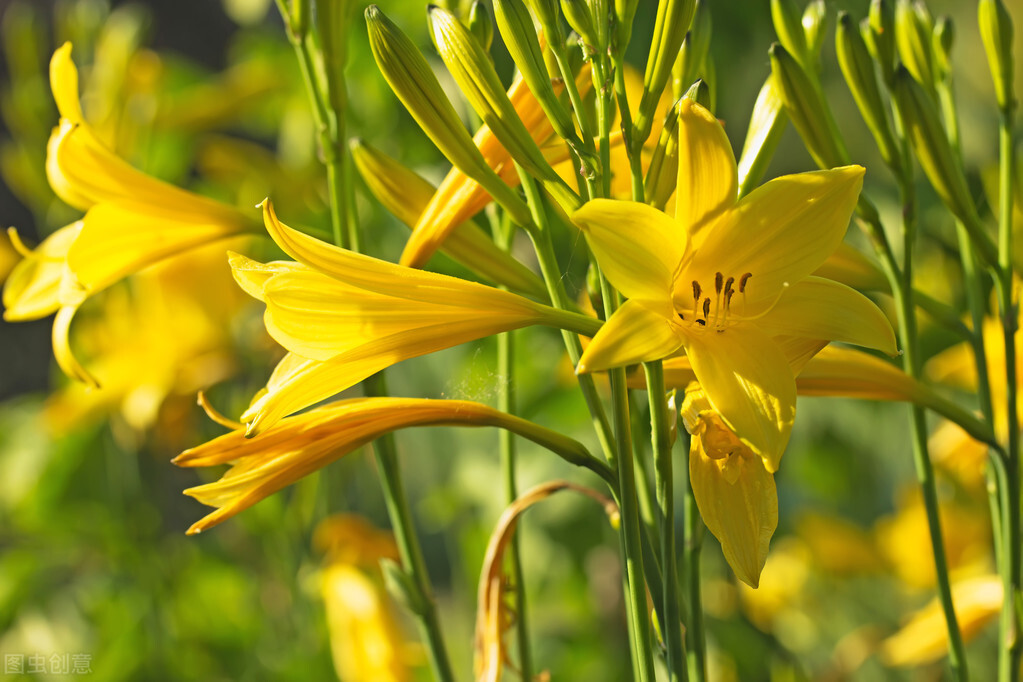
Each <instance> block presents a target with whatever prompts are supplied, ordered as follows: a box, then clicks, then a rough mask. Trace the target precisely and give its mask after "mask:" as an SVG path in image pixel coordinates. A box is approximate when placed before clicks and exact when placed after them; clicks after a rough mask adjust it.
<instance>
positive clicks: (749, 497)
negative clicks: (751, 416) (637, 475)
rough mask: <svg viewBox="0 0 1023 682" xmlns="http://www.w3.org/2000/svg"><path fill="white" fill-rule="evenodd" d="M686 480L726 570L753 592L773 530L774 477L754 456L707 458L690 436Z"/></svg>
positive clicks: (698, 441)
mask: <svg viewBox="0 0 1023 682" xmlns="http://www.w3.org/2000/svg"><path fill="white" fill-rule="evenodd" d="M689 477H690V480H691V481H692V486H693V497H695V498H696V505H697V507H699V509H700V516H702V517H703V521H704V523H706V524H707V528H708V529H709V530H710V532H711V533H713V534H714V537H716V538H717V539H718V541H719V542H720V543H721V550H722V551H723V552H724V555H725V560H726V561H728V565H729V566H731V568H732V570H733V571H734V572H735V575H736V577H737V578H739V580H742V581H743V582H744V583H746V584H748V585H750V586H751V587H757V585H758V584H759V583H760V571H761V570H762V569H763V568H764V563H765V562H766V561H767V550H768V547H769V545H770V542H771V536H772V535H774V531H775V529H776V528H777V527H778V493H777V490H776V488H775V484H774V476H773V475H772V474H771V473H769V472H768V471H767V469H765V468H764V464H763V462H762V461H761V459H760V458H759V457H749V456H744V455H743V454H738V453H737V454H732V455H727V456H725V457H721V458H717V459H715V458H712V457H710V456H708V454H707V451H706V450H705V449H704V447H703V441H702V440H701V439H700V438H695V437H694V438H693V439H692V446H691V449H690V452H689Z"/></svg>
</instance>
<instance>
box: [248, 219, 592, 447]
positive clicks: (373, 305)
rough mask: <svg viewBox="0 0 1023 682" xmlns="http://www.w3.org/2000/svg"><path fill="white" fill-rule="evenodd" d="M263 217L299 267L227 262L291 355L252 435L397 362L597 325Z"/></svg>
mask: <svg viewBox="0 0 1023 682" xmlns="http://www.w3.org/2000/svg"><path fill="white" fill-rule="evenodd" d="M263 214H264V220H265V222H266V228H267V231H269V233H270V236H271V237H273V239H274V240H275V241H276V242H277V243H278V245H280V247H281V248H282V249H284V251H285V252H286V253H288V254H289V255H290V256H292V257H294V258H296V259H297V260H298V261H300V263H291V262H278V263H269V264H263V263H257V262H255V261H251V260H249V259H247V258H244V257H243V256H237V255H232V256H231V265H232V268H233V269H234V273H235V279H236V280H237V281H238V283H239V284H240V285H241V286H242V288H243V289H245V291H246V292H248V293H249V294H250V295H252V296H254V297H255V298H258V299H260V300H261V301H264V302H265V303H266V306H267V307H266V316H265V318H264V320H265V324H266V328H267V330H268V331H269V332H270V335H271V336H273V337H274V339H276V340H277V341H278V342H279V343H280V344H281V345H283V346H284V347H285V348H287V349H288V351H290V354H289V355H288V356H286V357H285V358H284V359H283V360H282V361H281V363H280V364H279V365H278V367H277V369H276V370H275V371H274V374H273V376H272V377H271V379H270V381H269V383H268V384H267V392H266V393H265V394H262V395H260V396H258V397H257V400H256V401H255V402H254V403H253V405H252V406H251V407H250V409H249V410H248V411H247V412H246V413H245V414H244V415H242V420H243V421H245V422H247V423H249V428H250V432H251V433H256V432H258V431H259V430H260V429H263V428H266V426H267V425H269V424H271V423H273V421H275V420H276V419H278V418H280V417H282V416H284V415H286V414H290V413H292V412H295V411H296V410H299V409H301V408H303V407H308V406H309V405H311V404H313V403H316V402H319V401H320V400H323V399H324V398H327V397H329V396H331V395H333V394H335V393H337V392H339V391H342V390H344V389H346V388H348V387H350V386H352V385H354V384H356V383H358V382H360V381H362V380H363V379H365V378H366V377H368V376H370V375H372V374H374V373H376V372H378V371H380V370H381V369H384V368H385V367H388V366H390V365H393V364H395V363H397V362H400V361H402V360H406V359H409V358H413V357H418V356H420V355H425V354H427V353H432V352H434V351H437V350H441V349H444V348H450V347H452V346H456V345H458V344H461V343H466V342H468V341H473V340H476V339H480V338H483V337H486V336H491V335H493V334H497V333H499V332H503V331H508V330H511V329H518V328H520V327H525V326H529V325H534V324H543V325H549V326H564V325H567V326H568V327H572V325H576V326H575V327H574V329H575V330H576V331H581V332H582V333H593V331H595V329H596V328H597V327H598V326H599V324H600V323H599V321H597V320H593V319H591V318H588V317H585V316H582V315H574V314H571V313H567V314H566V313H562V312H559V311H556V310H554V309H553V308H550V307H548V306H544V305H541V304H539V303H536V302H534V301H531V300H529V299H526V298H523V297H521V296H518V295H516V294H512V293H510V292H507V291H501V290H499V289H495V288H493V287H488V286H484V285H482V284H477V283H475V282H469V281H466V280H462V279H458V278H456V277H448V276H445V275H440V274H436V273H432V272H425V271H422V270H416V269H413V268H407V267H403V266H401V265H396V264H394V263H388V262H385V261H381V260H378V259H375V258H370V257H369V256H364V255H361V254H357V253H353V252H351V251H347V250H345V249H341V248H338V247H335V246H333V245H331V244H327V243H325V242H321V241H319V240H317V239H314V238H313V237H310V236H308V235H305V234H303V233H301V232H298V231H296V230H293V229H291V228H290V227H288V226H287V225H284V224H283V223H281V222H280V221H279V220H278V219H277V216H276V214H275V213H274V210H273V206H272V205H271V204H270V203H269V202H264V204H263Z"/></svg>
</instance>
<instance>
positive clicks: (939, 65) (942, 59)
mask: <svg viewBox="0 0 1023 682" xmlns="http://www.w3.org/2000/svg"><path fill="white" fill-rule="evenodd" d="M953 43H955V27H954V26H953V25H952V20H951V19H950V18H949V17H947V16H940V17H938V20H937V21H936V22H934V36H933V37H932V40H931V51H932V52H933V53H934V69H935V76H936V78H938V80H943V79H944V78H945V77H946V76H947V75H948V74H949V73H950V72H951V70H952V45H953Z"/></svg>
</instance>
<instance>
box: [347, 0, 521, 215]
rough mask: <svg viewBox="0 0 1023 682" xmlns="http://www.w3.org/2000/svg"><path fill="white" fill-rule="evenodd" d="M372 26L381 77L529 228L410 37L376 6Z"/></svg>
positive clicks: (451, 156)
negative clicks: (382, 76)
mask: <svg viewBox="0 0 1023 682" xmlns="http://www.w3.org/2000/svg"><path fill="white" fill-rule="evenodd" d="M366 26H367V27H368V29H369V44H370V49H371V50H372V51H373V58H374V59H375V60H376V63H377V66H378V67H379V68H380V72H381V73H382V74H383V75H384V78H385V79H386V80H387V83H388V84H389V85H390V86H391V90H393V91H394V94H395V95H397V96H398V99H400V100H401V103H402V104H404V105H405V108H406V109H408V111H409V113H410V114H412V117H413V118H414V119H416V123H418V124H419V127H421V128H422V129H423V131H424V132H425V133H426V134H427V135H428V136H429V137H430V139H431V140H433V143H434V144H435V145H437V148H438V149H440V151H441V153H443V154H444V156H446V157H447V158H448V160H449V161H450V162H451V163H452V164H454V165H455V166H456V167H457V168H458V169H459V170H461V171H462V172H463V173H465V174H466V175H468V176H469V177H470V178H472V179H473V180H475V181H476V182H478V183H479V184H480V185H481V186H482V187H483V188H484V189H485V190H486V191H487V192H489V193H490V195H491V196H492V197H494V199H495V200H496V201H497V202H498V203H500V204H501V205H502V206H504V207H505V209H506V210H508V211H509V213H510V214H511V215H512V219H513V220H514V221H515V222H517V223H519V224H520V225H528V224H529V222H530V216H529V210H528V208H527V207H526V205H525V203H523V202H522V200H521V199H519V197H518V195H517V194H516V193H515V192H514V191H513V190H512V189H511V188H510V187H508V185H506V184H504V182H503V181H502V180H501V179H500V178H499V177H498V176H497V174H496V173H495V172H494V171H493V169H491V168H490V166H488V165H487V162H486V161H485V160H484V159H483V155H482V154H480V150H479V149H477V148H476V145H475V144H473V141H472V138H471V137H469V133H468V132H467V131H466V129H465V127H464V126H463V125H462V122H461V121H460V120H459V118H458V114H456V113H455V109H454V107H452V106H451V102H450V101H449V100H448V98H447V96H446V95H445V94H444V91H443V90H442V89H441V87H440V83H439V82H438V81H437V77H436V76H434V75H433V71H431V70H430V66H429V65H428V64H427V63H426V59H424V58H423V55H422V54H420V52H419V50H417V49H416V47H415V45H413V44H412V41H411V40H409V38H408V36H406V35H405V34H404V33H403V32H402V31H401V29H399V28H398V27H397V26H396V25H395V24H394V22H392V21H391V20H390V19H388V18H387V17H386V16H385V15H384V13H383V12H381V11H380V8H378V7H377V6H376V5H370V6H369V7H368V8H366ZM488 63H489V62H488Z"/></svg>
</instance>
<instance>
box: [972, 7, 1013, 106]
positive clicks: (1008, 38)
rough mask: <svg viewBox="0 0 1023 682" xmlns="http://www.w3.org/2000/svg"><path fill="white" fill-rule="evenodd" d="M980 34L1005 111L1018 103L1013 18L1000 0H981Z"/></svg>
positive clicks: (997, 94)
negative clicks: (1016, 101) (1014, 80)
mask: <svg viewBox="0 0 1023 682" xmlns="http://www.w3.org/2000/svg"><path fill="white" fill-rule="evenodd" d="M977 21H978V23H979V24H980V38H981V41H982V42H983V43H984V51H985V52H986V53H987V63H988V68H990V69H991V78H992V79H993V80H994V83H995V97H996V98H997V100H998V107H999V108H1000V109H1002V110H1003V111H1006V110H1009V109H1011V108H1013V107H1014V106H1015V98H1014V96H1013V91H1012V19H1011V18H1010V17H1009V13H1008V12H1007V11H1006V9H1005V5H1004V4H1003V3H1002V1H1001V0H980V5H979V6H978V7H977Z"/></svg>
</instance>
